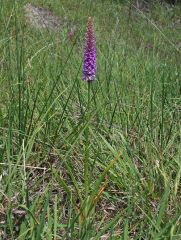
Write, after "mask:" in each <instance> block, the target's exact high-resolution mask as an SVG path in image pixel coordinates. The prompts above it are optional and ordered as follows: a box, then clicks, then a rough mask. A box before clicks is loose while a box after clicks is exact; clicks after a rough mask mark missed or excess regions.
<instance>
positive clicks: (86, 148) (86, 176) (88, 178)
mask: <svg viewBox="0 0 181 240" xmlns="http://www.w3.org/2000/svg"><path fill="white" fill-rule="evenodd" d="M90 91H91V82H90V81H89V82H88V94H87V117H86V118H85V120H86V122H89V113H90ZM85 140H86V147H85V162H84V177H85V199H87V197H88V194H89V182H90V181H89V180H90V176H89V155H90V152H89V147H90V138H89V124H88V125H87V127H86V129H85Z"/></svg>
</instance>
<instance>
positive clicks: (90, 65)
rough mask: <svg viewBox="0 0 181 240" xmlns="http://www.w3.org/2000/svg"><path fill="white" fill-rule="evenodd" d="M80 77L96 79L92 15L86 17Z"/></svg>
mask: <svg viewBox="0 0 181 240" xmlns="http://www.w3.org/2000/svg"><path fill="white" fill-rule="evenodd" d="M82 79H83V80H84V81H94V80H95V79H96V47H95V37H94V27H93V20H92V17H89V18H88V22H87V29H86V34H85V48H84V63H83V73H82Z"/></svg>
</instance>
